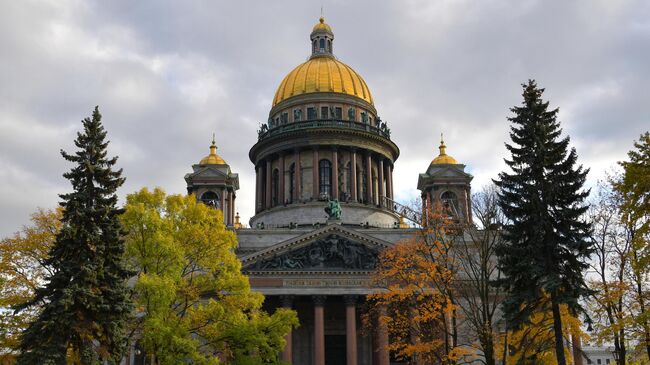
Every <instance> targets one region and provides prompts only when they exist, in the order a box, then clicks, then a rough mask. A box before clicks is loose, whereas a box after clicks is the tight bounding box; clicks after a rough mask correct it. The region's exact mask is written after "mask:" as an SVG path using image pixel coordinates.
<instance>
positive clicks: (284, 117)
mask: <svg viewBox="0 0 650 365" xmlns="http://www.w3.org/2000/svg"><path fill="white" fill-rule="evenodd" d="M288 121H289V113H282V115H281V116H280V122H282V124H286V123H287V122H288Z"/></svg>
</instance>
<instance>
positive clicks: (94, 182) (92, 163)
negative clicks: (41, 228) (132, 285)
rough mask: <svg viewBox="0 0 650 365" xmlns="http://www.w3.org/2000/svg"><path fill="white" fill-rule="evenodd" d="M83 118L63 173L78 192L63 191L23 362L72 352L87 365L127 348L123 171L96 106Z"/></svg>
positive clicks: (51, 360) (49, 360)
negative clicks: (121, 220)
mask: <svg viewBox="0 0 650 365" xmlns="http://www.w3.org/2000/svg"><path fill="white" fill-rule="evenodd" d="M82 123H83V128H84V130H83V132H82V133H77V139H76V140H75V145H76V146H77V148H78V150H77V151H76V152H75V153H74V154H68V153H66V152H64V151H61V155H62V156H63V158H64V159H66V160H68V161H70V162H73V163H75V166H74V167H73V168H72V169H71V170H70V171H69V172H67V173H65V174H64V175H63V176H64V177H65V178H66V179H68V180H70V183H71V184H72V188H73V191H72V192H71V193H69V194H62V195H60V197H61V199H62V201H61V202H60V203H59V204H60V205H61V207H62V208H63V210H64V211H63V217H62V219H61V222H62V227H61V230H60V231H59V233H58V234H57V236H56V241H55V243H54V245H53V247H52V249H51V250H50V253H49V258H48V259H47V260H46V265H48V266H49V267H50V268H51V271H52V274H51V275H50V276H49V277H47V278H46V283H45V285H44V287H41V288H38V289H37V291H36V296H35V299H33V300H32V301H30V302H28V303H26V304H25V305H23V306H22V307H23V308H26V307H28V306H33V305H42V311H41V313H40V315H39V316H38V317H37V318H36V320H35V321H34V322H33V323H31V324H30V325H29V327H28V328H27V329H26V330H25V331H24V333H23V335H22V341H21V347H20V349H21V354H20V356H19V358H18V363H19V364H65V363H66V357H68V356H72V357H74V358H76V359H77V360H78V361H79V362H81V363H82V364H99V362H100V359H101V360H106V361H108V362H109V363H111V364H112V363H118V362H119V359H120V358H121V356H122V354H123V352H124V345H125V343H126V342H125V328H126V324H127V323H126V322H127V320H128V316H129V315H130V313H131V310H132V306H131V304H130V301H129V295H128V289H127V287H126V280H127V278H128V277H129V276H130V273H129V272H128V271H127V270H125V266H124V264H123V253H124V243H123V241H122V240H121V238H120V237H121V235H122V232H121V229H120V223H119V220H118V218H119V217H118V215H119V214H120V213H121V211H120V210H119V209H117V208H116V204H117V196H116V195H115V192H116V190H117V188H118V187H120V186H121V185H122V184H123V183H124V178H122V177H121V175H122V170H121V169H120V170H117V171H113V169H112V167H113V166H114V165H115V163H116V161H117V157H113V158H107V157H106V154H107V151H106V148H107V146H108V141H106V140H105V139H106V132H105V131H104V128H103V126H102V124H101V115H100V114H99V110H98V108H97V107H96V108H95V110H94V112H93V115H92V119H90V118H86V119H84V120H83V121H82ZM19 309H20V308H19Z"/></svg>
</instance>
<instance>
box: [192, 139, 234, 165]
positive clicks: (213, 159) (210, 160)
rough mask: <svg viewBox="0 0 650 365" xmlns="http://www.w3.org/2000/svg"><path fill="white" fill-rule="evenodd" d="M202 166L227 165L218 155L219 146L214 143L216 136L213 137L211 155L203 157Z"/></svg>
mask: <svg viewBox="0 0 650 365" xmlns="http://www.w3.org/2000/svg"><path fill="white" fill-rule="evenodd" d="M199 164H200V165H227V163H226V161H224V159H223V158H221V156H219V155H217V144H216V143H215V141H214V136H213V137H212V144H211V145H210V154H209V155H207V156H205V157H203V158H202V159H201V162H199Z"/></svg>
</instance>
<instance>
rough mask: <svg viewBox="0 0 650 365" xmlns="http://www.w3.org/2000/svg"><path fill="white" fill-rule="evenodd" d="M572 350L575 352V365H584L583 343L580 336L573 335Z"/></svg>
mask: <svg viewBox="0 0 650 365" xmlns="http://www.w3.org/2000/svg"><path fill="white" fill-rule="evenodd" d="M576 332H578V331H576ZM571 349H572V350H573V364H574V365H583V362H582V341H581V340H580V334H579V333H574V334H572V335H571Z"/></svg>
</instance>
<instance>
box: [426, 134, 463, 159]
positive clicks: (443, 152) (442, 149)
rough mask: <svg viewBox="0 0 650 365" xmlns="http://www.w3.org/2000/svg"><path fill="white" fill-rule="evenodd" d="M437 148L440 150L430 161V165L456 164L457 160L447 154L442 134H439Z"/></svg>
mask: <svg viewBox="0 0 650 365" xmlns="http://www.w3.org/2000/svg"><path fill="white" fill-rule="evenodd" d="M438 149H439V150H440V154H439V155H438V157H436V158H434V159H433V161H431V164H432V165H458V161H456V159H455V158H453V157H451V156H449V155H448V154H447V146H446V145H445V141H444V140H443V138H442V135H440V147H438Z"/></svg>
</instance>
